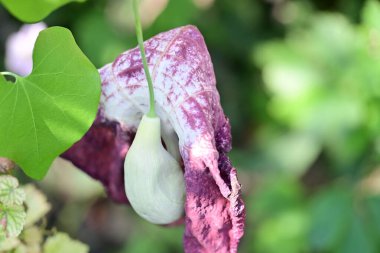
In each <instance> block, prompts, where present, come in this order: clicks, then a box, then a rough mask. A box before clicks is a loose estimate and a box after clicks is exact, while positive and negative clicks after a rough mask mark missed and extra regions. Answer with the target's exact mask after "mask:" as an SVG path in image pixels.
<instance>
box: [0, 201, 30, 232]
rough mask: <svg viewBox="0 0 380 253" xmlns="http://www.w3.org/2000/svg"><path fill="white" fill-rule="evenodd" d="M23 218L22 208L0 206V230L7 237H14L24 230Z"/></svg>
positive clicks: (24, 215)
mask: <svg viewBox="0 0 380 253" xmlns="http://www.w3.org/2000/svg"><path fill="white" fill-rule="evenodd" d="M25 217H26V214H25V211H24V207H23V206H0V225H1V227H0V229H1V230H3V231H5V234H6V236H7V237H16V236H18V235H19V234H20V233H21V231H22V229H23V228H24V224H25Z"/></svg>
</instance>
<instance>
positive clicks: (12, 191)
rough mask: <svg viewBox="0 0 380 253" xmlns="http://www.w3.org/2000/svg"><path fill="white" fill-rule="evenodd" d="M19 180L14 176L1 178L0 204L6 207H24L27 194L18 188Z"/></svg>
mask: <svg viewBox="0 0 380 253" xmlns="http://www.w3.org/2000/svg"><path fill="white" fill-rule="evenodd" d="M18 186H19V185H18V180H17V178H15V177H12V176H0V202H2V203H3V204H4V205H7V206H8V205H22V203H23V202H24V200H25V192H24V191H23V190H22V189H19V188H18Z"/></svg>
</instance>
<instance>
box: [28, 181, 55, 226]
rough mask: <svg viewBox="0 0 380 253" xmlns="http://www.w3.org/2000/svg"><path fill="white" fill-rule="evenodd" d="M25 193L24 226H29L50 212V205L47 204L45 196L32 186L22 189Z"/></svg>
mask: <svg viewBox="0 0 380 253" xmlns="http://www.w3.org/2000/svg"><path fill="white" fill-rule="evenodd" d="M24 190H25V193H26V200H25V204H26V208H27V210H26V221H25V225H26V226H30V225H32V224H34V223H36V222H37V221H38V220H40V219H41V218H42V217H44V216H45V215H46V214H47V213H48V212H49V211H50V208H51V206H50V204H49V203H48V202H47V200H46V197H45V195H44V194H43V193H42V192H41V191H39V190H38V189H37V188H36V187H35V186H34V185H26V186H25V187H24Z"/></svg>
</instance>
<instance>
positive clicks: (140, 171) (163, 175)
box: [124, 115, 185, 224]
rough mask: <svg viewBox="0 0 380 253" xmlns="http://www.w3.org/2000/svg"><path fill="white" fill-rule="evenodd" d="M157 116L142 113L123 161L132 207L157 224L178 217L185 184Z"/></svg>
mask: <svg viewBox="0 0 380 253" xmlns="http://www.w3.org/2000/svg"><path fill="white" fill-rule="evenodd" d="M160 133H161V125H160V119H159V118H158V117H148V116H146V115H144V116H143V118H142V120H141V122H140V125H139V127H138V129H137V132H136V136H135V139H134V141H133V143H132V145H131V147H130V149H129V151H128V153H127V156H126V158H125V163H124V184H125V192H126V194H127V196H128V199H129V201H130V203H131V205H132V207H133V209H134V210H135V211H136V212H137V213H138V214H139V215H140V216H141V217H143V218H144V219H146V220H148V221H149V222H151V223H155V224H169V223H172V222H174V221H176V220H178V219H179V218H180V217H181V216H182V214H183V209H184V195H185V184H184V178H183V172H182V170H181V167H180V165H179V164H178V162H177V161H176V160H175V159H174V158H173V157H172V156H171V155H170V154H169V153H168V152H167V151H166V150H165V148H164V147H163V146H162V143H161V134H160Z"/></svg>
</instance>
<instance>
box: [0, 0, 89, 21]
mask: <svg viewBox="0 0 380 253" xmlns="http://www.w3.org/2000/svg"><path fill="white" fill-rule="evenodd" d="M84 1H85V0H53V1H52V0H33V1H30V0H17V1H14V0H2V1H0V3H2V4H3V5H4V7H5V8H6V9H7V10H8V11H9V12H10V13H12V15H14V16H15V17H16V18H18V19H20V20H21V21H23V22H28V23H35V22H38V21H41V20H42V19H44V18H45V17H46V16H48V15H49V14H50V13H51V12H52V11H54V10H56V9H57V8H59V7H61V6H62V5H65V4H68V3H71V2H84Z"/></svg>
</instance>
